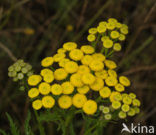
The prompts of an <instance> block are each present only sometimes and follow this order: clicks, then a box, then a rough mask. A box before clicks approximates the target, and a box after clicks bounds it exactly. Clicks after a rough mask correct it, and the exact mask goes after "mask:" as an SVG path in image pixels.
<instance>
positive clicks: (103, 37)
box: [101, 36, 110, 42]
mask: <svg viewBox="0 0 156 135" xmlns="http://www.w3.org/2000/svg"><path fill="white" fill-rule="evenodd" d="M107 39H110V38H109V37H108V36H102V38H101V41H102V42H104V41H105V40H107Z"/></svg>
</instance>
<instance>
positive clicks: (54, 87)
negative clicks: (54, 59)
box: [51, 83, 63, 95]
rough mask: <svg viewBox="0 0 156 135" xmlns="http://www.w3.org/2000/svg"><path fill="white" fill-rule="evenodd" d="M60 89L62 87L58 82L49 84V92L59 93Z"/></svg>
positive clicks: (60, 92)
mask: <svg viewBox="0 0 156 135" xmlns="http://www.w3.org/2000/svg"><path fill="white" fill-rule="evenodd" d="M62 91H63V88H62V86H61V85H60V84H56V83H55V84H53V85H52V86H51V92H52V94H53V95H60V94H62Z"/></svg>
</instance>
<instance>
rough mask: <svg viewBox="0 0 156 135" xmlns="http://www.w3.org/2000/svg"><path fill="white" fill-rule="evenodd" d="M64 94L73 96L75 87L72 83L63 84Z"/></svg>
mask: <svg viewBox="0 0 156 135" xmlns="http://www.w3.org/2000/svg"><path fill="white" fill-rule="evenodd" d="M61 86H62V88H63V94H71V93H73V91H74V86H73V85H72V84H71V83H70V82H64V83H62V85H61Z"/></svg>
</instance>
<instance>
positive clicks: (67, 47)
mask: <svg viewBox="0 0 156 135" xmlns="http://www.w3.org/2000/svg"><path fill="white" fill-rule="evenodd" d="M76 47H77V44H76V43H75V42H67V43H64V44H63V48H64V49H65V50H67V51H71V50H73V49H75V48H76Z"/></svg>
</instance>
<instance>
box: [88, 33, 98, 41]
mask: <svg viewBox="0 0 156 135" xmlns="http://www.w3.org/2000/svg"><path fill="white" fill-rule="evenodd" d="M95 38H96V37H95V35H93V34H89V35H88V37H87V40H88V41H89V42H93V41H95Z"/></svg>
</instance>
